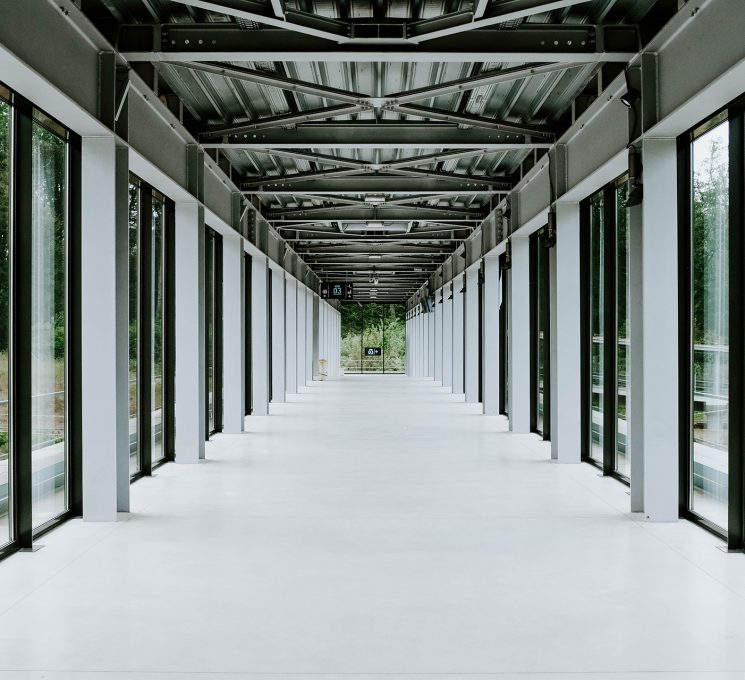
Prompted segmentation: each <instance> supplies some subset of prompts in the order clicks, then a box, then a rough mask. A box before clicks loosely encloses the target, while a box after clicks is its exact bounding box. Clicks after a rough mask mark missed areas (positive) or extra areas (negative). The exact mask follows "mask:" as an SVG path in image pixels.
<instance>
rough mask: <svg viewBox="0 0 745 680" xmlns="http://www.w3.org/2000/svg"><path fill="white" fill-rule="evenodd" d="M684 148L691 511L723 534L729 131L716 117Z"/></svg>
mask: <svg viewBox="0 0 745 680" xmlns="http://www.w3.org/2000/svg"><path fill="white" fill-rule="evenodd" d="M697 133H698V134H696V133H694V140H693V142H692V149H691V166H692V171H693V177H692V198H693V200H692V206H691V209H692V213H691V253H692V258H691V259H692V262H691V264H692V269H691V273H692V282H691V297H692V304H693V310H692V319H693V328H692V336H693V337H692V340H693V347H692V358H693V367H692V381H691V382H692V385H691V388H692V401H691V403H692V414H691V415H692V419H691V422H692V423H693V437H692V438H693V446H692V460H691V476H692V478H691V486H692V493H691V496H690V498H691V510H693V511H694V512H695V513H697V514H698V515H700V516H702V517H704V518H705V519H708V520H710V521H712V522H713V523H715V524H716V525H718V526H719V527H721V528H723V529H727V524H728V516H727V502H728V426H729V309H728V305H729V266H728V260H729V125H728V123H727V121H726V120H723V119H722V118H718V119H715V120H714V121H712V122H711V123H709V124H707V125H706V126H704V127H703V128H702V129H700V130H699V131H697Z"/></svg>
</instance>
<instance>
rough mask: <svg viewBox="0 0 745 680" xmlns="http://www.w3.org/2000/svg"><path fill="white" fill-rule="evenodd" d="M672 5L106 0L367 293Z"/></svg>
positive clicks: (306, 239)
mask: <svg viewBox="0 0 745 680" xmlns="http://www.w3.org/2000/svg"><path fill="white" fill-rule="evenodd" d="M97 1H98V0H91V2H97ZM660 1H661V0H436V1H431V2H426V3H425V2H423V0H409V1H408V2H403V1H402V2H401V3H398V4H396V7H397V9H396V10H395V16H393V13H394V10H393V9H392V8H393V5H394V3H387V2H383V1H381V0H372V1H371V2H358V1H356V0H329V2H325V3H320V2H314V1H312V0H174V2H171V3H162V2H158V3H155V2H151V1H150V0H147V4H144V5H143V4H142V3H144V2H145V0H106V4H107V6H112V7H115V8H116V17H117V22H118V23H119V27H118V36H117V49H118V50H119V52H120V53H121V54H122V56H123V57H124V58H126V59H127V60H129V61H130V62H133V63H135V65H136V67H138V65H137V62H149V65H145V66H147V67H148V68H151V69H152V73H154V74H155V75H154V76H153V77H154V82H155V83H156V88H157V87H161V88H163V91H158V94H159V96H161V97H162V96H163V94H164V93H165V95H166V96H168V97H177V98H178V99H180V100H181V109H179V110H182V111H183V114H182V115H183V117H184V118H187V117H188V121H187V120H184V123H185V124H186V125H187V127H189V129H190V131H192V132H193V133H194V134H195V135H196V136H197V138H198V140H199V141H200V143H201V144H202V146H203V147H204V148H205V149H206V150H207V153H208V154H209V155H210V156H212V158H213V159H214V160H215V161H217V162H218V163H219V164H220V166H221V167H223V168H228V169H230V175H231V179H232V180H233V181H234V182H235V184H236V185H237V186H238V188H239V189H240V191H242V192H243V194H244V195H245V196H246V197H247V198H249V199H250V200H251V201H252V202H253V204H254V205H255V206H256V207H258V208H259V209H260V211H261V213H262V214H263V216H264V217H265V218H266V219H267V220H268V222H269V223H270V224H271V225H272V226H273V227H274V228H275V229H277V230H278V231H279V232H280V233H281V234H282V236H283V238H285V239H286V240H287V241H288V242H289V243H291V244H292V247H293V248H294V249H296V251H297V252H298V253H299V254H300V255H301V257H303V258H304V259H305V260H306V262H307V263H308V264H309V265H310V266H311V267H312V268H313V269H314V270H315V271H316V272H317V273H319V275H320V276H322V278H323V277H328V276H342V275H343V276H345V277H357V278H349V280H355V281H357V282H358V284H359V289H358V290H360V294H362V295H367V293H368V291H367V288H368V286H367V282H366V277H367V276H368V273H369V271H371V270H372V268H373V267H374V268H375V269H376V271H378V272H380V274H381V281H380V284H381V286H382V284H383V272H385V279H386V287H387V289H389V290H390V291H392V292H391V293H389V295H394V297H395V296H396V295H398V297H397V298H396V299H397V300H403V299H404V298H405V297H406V296H407V295H408V294H409V292H410V291H412V290H416V289H417V288H418V287H419V286H420V285H421V283H423V282H424V281H425V280H426V279H427V277H428V276H429V275H430V274H431V273H432V271H433V270H434V268H436V267H437V266H439V265H441V264H442V263H443V261H444V260H445V259H447V258H449V257H452V256H454V253H455V252H456V251H457V250H458V247H459V245H461V244H462V242H463V240H464V239H465V238H467V237H468V235H470V234H471V233H473V231H474V229H476V228H477V227H478V226H479V225H480V224H481V222H482V220H483V219H484V217H485V216H486V215H488V214H489V213H490V212H491V211H492V209H493V208H494V207H495V206H496V205H497V203H498V202H499V200H500V199H502V198H503V197H504V196H505V195H506V194H507V193H508V192H509V191H510V190H511V189H512V188H513V187H514V186H515V184H516V183H517V182H518V181H519V180H520V178H521V177H522V176H523V174H524V172H526V171H527V170H529V169H530V167H531V166H532V165H533V164H535V163H536V162H537V161H538V160H539V158H540V157H541V156H542V155H544V154H545V153H546V152H547V151H548V149H549V148H550V147H551V146H552V145H553V143H554V142H555V141H556V139H558V137H559V136H560V135H561V134H562V133H563V132H564V131H565V130H566V129H567V127H568V126H569V125H570V124H571V123H572V122H573V120H574V117H575V116H576V115H579V114H580V113H581V112H582V110H584V108H586V106H587V105H588V104H589V102H591V101H592V99H594V98H596V97H597V96H598V95H599V94H600V92H601V91H602V89H603V86H604V84H605V83H606V82H609V80H608V79H609V78H612V77H613V76H614V75H616V74H617V73H619V72H620V70H621V69H622V68H623V66H624V64H625V63H626V62H628V61H629V60H630V59H631V58H632V57H633V56H634V55H635V54H636V52H637V51H638V48H639V41H640V37H639V36H640V30H639V27H638V25H637V24H639V23H640V21H641V19H642V18H643V17H644V16H645V13H646V12H647V11H649V10H650V9H651V8H653V7H654V6H655V5H656V4H657V3H658V2H660ZM161 4H162V5H168V9H167V10H166V9H164V8H161ZM138 6H142V7H144V10H145V11H143V12H139V13H138V12H137V7H138ZM179 8H181V9H180V10H179ZM365 8H367V9H365ZM402 8H403V9H402ZM438 8H439V9H438ZM366 12H367V13H368V15H367V16H365V14H366ZM149 21H150V22H151V23H148V22H149ZM606 71H607V74H606ZM172 110H173V109H172ZM461 250H462V249H461ZM455 256H456V257H458V256H459V255H455ZM394 272H395V273H394ZM416 284H419V285H416ZM382 292H383V290H382V289H381V293H382Z"/></svg>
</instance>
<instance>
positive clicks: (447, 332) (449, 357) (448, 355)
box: [442, 284, 453, 392]
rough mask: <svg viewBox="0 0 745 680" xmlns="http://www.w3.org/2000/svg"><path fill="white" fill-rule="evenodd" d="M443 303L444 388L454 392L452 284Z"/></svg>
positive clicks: (444, 293)
mask: <svg viewBox="0 0 745 680" xmlns="http://www.w3.org/2000/svg"><path fill="white" fill-rule="evenodd" d="M442 290H443V301H442V386H443V387H447V388H448V391H450V392H452V390H453V301H452V300H451V299H450V296H451V294H452V291H453V286H452V284H448V285H447V286H445V287H444V288H443V289H442Z"/></svg>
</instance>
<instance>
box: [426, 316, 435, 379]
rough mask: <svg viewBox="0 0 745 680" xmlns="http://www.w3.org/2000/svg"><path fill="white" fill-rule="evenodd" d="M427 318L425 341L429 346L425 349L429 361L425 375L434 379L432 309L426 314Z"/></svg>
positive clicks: (433, 321) (433, 324)
mask: <svg viewBox="0 0 745 680" xmlns="http://www.w3.org/2000/svg"><path fill="white" fill-rule="evenodd" d="M427 320H428V322H429V335H428V337H427V342H428V343H429V348H428V350H427V360H428V362H429V365H428V367H427V375H428V376H429V377H430V378H432V379H433V380H434V377H435V313H434V311H431V312H430V313H429V314H428V315H427Z"/></svg>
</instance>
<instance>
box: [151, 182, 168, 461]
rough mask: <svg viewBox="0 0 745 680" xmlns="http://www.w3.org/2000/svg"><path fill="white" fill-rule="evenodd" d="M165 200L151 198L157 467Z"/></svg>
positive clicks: (158, 457)
mask: <svg viewBox="0 0 745 680" xmlns="http://www.w3.org/2000/svg"><path fill="white" fill-rule="evenodd" d="M165 212H166V211H165V198H164V197H163V196H162V195H160V194H158V193H157V192H153V197H152V250H151V254H152V270H151V273H152V278H151V291H150V292H151V305H152V307H151V310H152V336H151V337H152V340H151V343H152V344H151V347H152V355H151V366H152V373H151V376H152V377H151V390H150V395H151V396H150V398H151V409H152V416H151V427H152V431H151V436H152V445H151V448H150V455H151V462H152V465H157V464H158V463H159V462H161V461H162V460H163V458H165V449H164V446H163V430H164V427H163V425H164V421H163V377H164V374H163V350H164V342H163V306H164V304H163V303H164V297H165V296H164V289H165V268H164V266H163V260H164V258H163V255H164V248H163V239H164V235H165Z"/></svg>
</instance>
